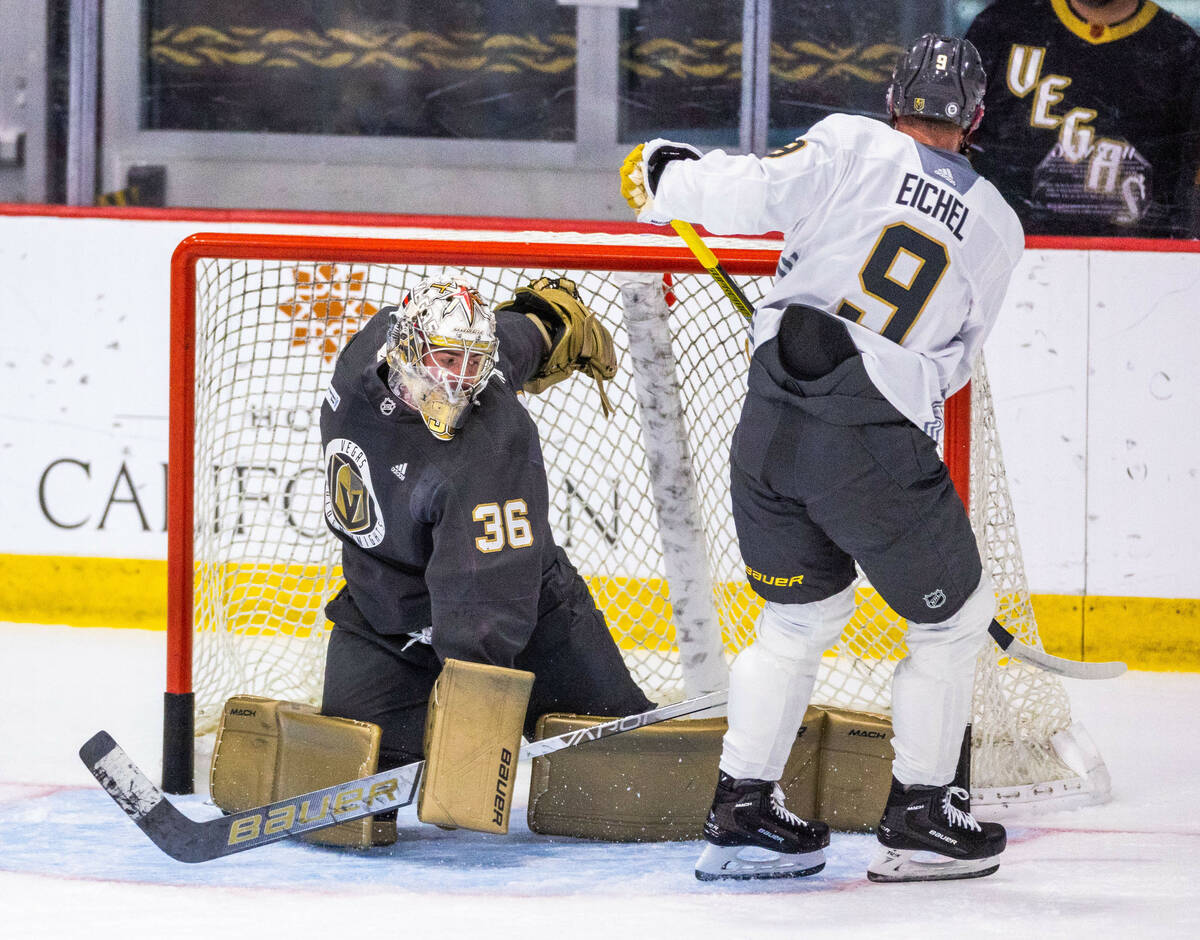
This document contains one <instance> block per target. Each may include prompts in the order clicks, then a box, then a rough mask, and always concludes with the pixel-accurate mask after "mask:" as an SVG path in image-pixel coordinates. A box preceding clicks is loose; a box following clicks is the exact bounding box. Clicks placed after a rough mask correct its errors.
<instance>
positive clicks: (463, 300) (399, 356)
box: [387, 274, 497, 441]
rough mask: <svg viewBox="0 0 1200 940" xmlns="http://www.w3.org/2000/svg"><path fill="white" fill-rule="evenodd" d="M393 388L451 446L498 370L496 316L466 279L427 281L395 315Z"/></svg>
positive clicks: (390, 352)
mask: <svg viewBox="0 0 1200 940" xmlns="http://www.w3.org/2000/svg"><path fill="white" fill-rule="evenodd" d="M390 317H391V324H390V327H389V329H388V336H387V362H388V366H389V367H390V373H389V377H388V384H389V385H390V386H391V388H392V391H393V392H395V393H396V394H397V395H399V396H400V397H401V398H403V399H404V400H405V401H406V402H408V404H410V405H412V407H413V408H415V409H416V410H417V411H419V412H420V413H421V417H422V419H424V421H425V426H426V427H427V428H429V430H430V432H431V433H432V434H433V436H434V437H436V438H438V439H439V440H443V441H448V440H450V438H452V437H453V436H454V432H455V431H456V430H458V428H460V427H462V425H463V423H464V422H465V421H466V419H467V411H468V409H469V408H470V406H471V403H472V402H473V401H474V400H475V399H476V398H478V397H479V394H480V392H482V391H483V389H484V387H485V386H486V385H487V383H488V379H489V378H491V375H492V370H493V368H494V367H495V364H496V348H497V339H496V316H495V314H493V313H492V311H491V310H490V309H489V308H488V305H487V304H486V303H485V302H484V300H483V298H482V297H480V296H479V292H478V291H477V290H476V289H475V288H474V287H472V286H471V283H470V282H469V281H467V280H466V279H465V278H463V277H460V276H459V275H456V274H441V275H435V276H433V277H429V278H425V279H424V280H422V281H421V282H420V283H418V284H417V285H416V286H415V287H413V288H412V290H410V291H409V292H408V293H407V294H406V295H405V296H404V301H403V303H402V304H401V306H399V307H395V308H393V309H392V311H391V314H390Z"/></svg>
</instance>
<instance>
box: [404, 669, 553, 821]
mask: <svg viewBox="0 0 1200 940" xmlns="http://www.w3.org/2000/svg"><path fill="white" fill-rule="evenodd" d="M532 689H533V673H532V672H523V671H522V670H519V669H504V668H502V667H500V666H485V665H482V664H480V663H468V662H462V661H461V660H457V659H447V660H446V663H445V665H444V666H443V667H442V672H441V675H439V676H438V678H437V681H436V682H435V683H434V686H433V692H432V693H431V694H430V696H429V713H428V716H427V718H426V722H425V761H426V767H425V779H424V780H423V782H422V784H421V795H420V797H419V799H418V802H417V818H419V819H420V820H421V821H422V822H427V823H433V824H434V825H437V826H442V827H444V828H456V829H474V830H477V831H479V832H499V833H503V832H508V816H509V810H510V808H511V806H512V789H513V783H514V782H515V780H516V775H517V754H518V753H519V751H520V749H521V729H522V726H523V725H524V723H525V709H526V708H527V707H528V705H529V693H530V692H531V691H532Z"/></svg>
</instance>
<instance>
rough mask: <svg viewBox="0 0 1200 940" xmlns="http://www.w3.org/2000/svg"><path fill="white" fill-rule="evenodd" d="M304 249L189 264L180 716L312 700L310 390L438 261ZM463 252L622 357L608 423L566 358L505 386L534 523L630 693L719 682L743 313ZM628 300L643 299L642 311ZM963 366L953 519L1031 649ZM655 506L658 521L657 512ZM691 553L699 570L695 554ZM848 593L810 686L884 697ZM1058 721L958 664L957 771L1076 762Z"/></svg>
mask: <svg viewBox="0 0 1200 940" xmlns="http://www.w3.org/2000/svg"><path fill="white" fill-rule="evenodd" d="M555 237H556V238H564V239H569V238H571V237H572V236H555ZM542 240H543V241H546V240H548V239H545V238H543V239H542ZM475 247H476V248H478V246H477V245H476V246H475ZM312 257H313V258H314V259H315V260H312V261H303V262H297V261H267V260H261V259H255V258H253V257H245V258H234V259H230V258H201V259H200V260H198V261H197V263H196V296H195V318H196V326H195V346H196V352H195V356H196V383H195V390H196V395H195V444H194V454H195V460H194V488H195V497H194V521H193V529H194V542H193V555H194V557H193V564H194V574H195V584H194V603H195V608H194V618H193V619H194V628H195V633H194V654H193V672H192V675H193V688H194V691H195V694H196V717H197V730H198V732H204V731H207V730H211V729H212V728H213V727H214V726H215V722H216V720H217V718H218V716H219V714H220V708H221V705H222V703H223V702H224V700H225V699H226V698H227V697H228V696H229V695H232V694H234V693H251V694H260V695H268V696H271V697H275V698H281V699H290V700H305V701H311V702H318V701H319V698H320V693H321V684H322V671H323V667H324V651H325V643H326V640H327V635H328V629H329V624H328V623H327V622H326V621H325V618H324V616H323V607H324V604H325V602H326V600H327V599H328V598H329V597H330V596H331V594H332V593H333V592H334V591H335V590H336V589H337V587H338V586H339V584H340V570H339V567H338V565H339V552H338V545H337V543H336V541H335V540H334V539H333V537H332V536H331V535H330V534H329V533H328V532H327V530H326V528H325V524H324V520H323V515H322V487H323V474H322V468H321V457H320V432H319V426H318V417H319V412H320V405H321V401H322V399H323V397H324V394H325V390H326V387H327V385H328V380H329V377H330V375H331V372H332V369H333V363H334V360H335V358H336V355H337V352H338V351H339V350H340V348H341V346H342V345H343V344H344V342H345V341H346V340H347V339H348V338H349V337H350V336H351V335H353V333H354V332H355V331H356V330H357V329H358V328H359V327H361V325H362V323H363V322H365V320H366V319H367V318H369V317H370V316H371V315H373V314H374V313H375V312H376V311H377V310H379V309H380V308H381V307H383V306H386V305H389V304H395V303H399V301H400V298H401V296H402V293H403V291H404V289H405V287H406V286H409V285H411V284H412V283H414V282H415V281H416V280H417V279H419V278H421V277H424V276H426V275H428V274H431V273H433V272H434V271H436V270H438V269H440V268H441V267H442V265H441V264H438V265H425V264H419V263H405V262H404V261H403V260H401V259H397V261H396V262H395V263H388V264H378V263H358V262H344V261H338V260H337V255H336V244H335V243H332V242H331V243H330V244H329V245H328V246H325V247H323V246H320V245H318V244H317V243H314V248H313V255H312ZM462 269H463V271H464V273H465V274H466V276H468V277H469V278H471V279H472V280H473V281H475V282H477V283H478V284H479V289H480V292H481V293H482V294H483V296H484V297H485V298H487V299H489V300H491V301H492V302H499V301H501V300H504V299H507V298H508V297H509V296H510V294H511V292H512V291H513V289H514V288H516V287H518V286H520V285H523V284H527V283H528V282H530V281H532V280H534V279H536V278H537V277H540V276H542V275H549V276H560V275H565V276H567V277H570V278H571V279H573V280H575V281H576V282H577V283H578V285H579V289H580V293H581V294H582V296H583V297H584V298H585V299H586V300H587V301H588V302H589V304H590V305H591V306H592V307H593V309H594V310H596V311H597V313H598V314H599V315H600V317H601V318H602V319H603V321H604V322H605V324H606V325H607V326H608V328H609V329H610V330H611V332H612V334H613V338H614V341H615V344H616V348H617V350H618V355H619V357H620V361H621V364H622V368H621V369H620V371H619V372H618V374H617V376H616V378H615V379H614V380H613V381H612V382H610V383H609V384H608V386H607V391H608V395H609V398H610V400H611V401H612V403H613V405H614V407H615V409H616V414H615V415H614V416H613V417H612V419H611V420H607V421H606V420H605V419H604V418H603V416H602V415H601V413H600V407H599V396H598V394H597V392H596V389H595V387H594V385H593V384H592V382H591V381H590V380H588V379H586V378H584V377H582V376H576V377H574V378H572V379H570V380H568V381H566V382H562V383H560V384H559V385H557V386H555V387H553V388H551V389H549V390H548V391H547V392H546V393H544V394H543V395H540V396H526V399H525V401H526V406H527V407H528V409H529V411H530V413H531V414H532V415H533V417H534V419H535V421H536V422H537V424H538V427H539V430H540V433H541V438H542V445H543V450H544V453H545V457H546V467H547V475H548V477H549V483H550V492H551V507H552V516H551V525H552V528H553V529H554V532H555V536H556V538H557V539H558V541H559V542H560V544H561V545H562V546H563V547H564V548H565V549H566V551H567V553H568V554H569V556H570V557H571V559H572V561H573V562H574V563H575V565H576V567H577V568H578V569H579V570H580V572H581V573H582V574H583V575H584V577H585V578H586V579H587V580H588V584H589V587H590V588H591V589H592V592H593V595H594V596H595V598H596V600H597V603H598V605H599V606H600V608H601V609H602V610H603V611H604V613H605V615H606V617H607V619H608V623H609V625H610V628H611V629H612V631H613V634H614V637H615V638H616V640H617V642H618V644H619V645H620V647H621V650H622V652H623V654H624V656H625V658H626V661H627V663H628V665H629V668H630V670H631V672H632V673H633V675H634V677H635V678H636V679H637V681H638V682H639V684H640V685H641V686H642V687H643V689H645V691H646V692H647V694H649V695H650V696H651V697H653V698H656V699H658V700H660V701H665V700H669V699H676V698H680V697H682V696H683V695H684V694H685V692H686V693H687V694H690V693H692V692H695V691H697V690H701V689H704V688H712V687H714V685H717V684H720V681H721V680H722V679H723V676H724V670H725V669H726V667H727V661H728V659H729V658H731V657H732V655H733V654H734V653H735V652H736V651H737V650H738V649H741V648H743V647H744V646H745V645H747V644H748V643H749V642H750V641H751V639H752V637H753V630H754V622H755V619H756V617H757V614H758V611H759V609H760V607H761V602H760V601H759V600H758V598H757V597H756V595H754V594H753V592H752V591H751V590H750V589H749V586H748V584H747V582H746V579H745V572H744V569H743V566H742V562H741V557H740V555H739V553H738V548H737V542H736V537H735V534H734V529H733V522H732V517H731V514H730V510H729V497H728V478H727V464H728V448H729V441H730V438H731V436H732V433H733V428H734V425H735V423H736V421H737V418H738V414H739V410H740V403H741V399H742V396H743V392H744V389H745V375H746V366H747V346H746V332H745V324H744V322H743V321H742V320H741V318H740V317H739V316H738V315H737V314H736V312H734V311H733V310H732V309H731V308H730V307H729V305H728V302H727V301H726V300H725V298H724V296H723V295H722V293H721V291H720V289H719V288H718V287H717V286H716V284H715V283H713V282H712V280H711V279H710V278H709V277H708V276H707V275H700V274H675V275H673V277H672V278H671V279H670V286H669V292H668V293H667V295H666V296H665V298H664V291H663V288H662V287H661V284H660V282H658V281H652V282H651V283H653V289H652V290H650V292H649V293H650V294H651V295H652V296H650V297H649V298H648V300H647V299H646V298H645V294H646V291H645V289H644V288H645V285H646V281H645V279H644V278H643V281H642V286H643V290H642V297H643V301H645V302H646V303H648V304H649V306H643V307H642V309H641V310H640V316H641V319H640V321H639V318H638V314H639V311H638V310H633V311H632V313H633V314H634V316H633V317H632V318H631V320H630V323H629V326H628V327H627V325H626V321H625V316H624V314H625V313H626V312H627V311H625V310H624V307H625V306H626V305H627V304H629V296H630V295H629V291H628V286H627V288H626V298H625V299H624V300H623V298H622V287H621V285H622V282H623V281H624V282H627V281H628V278H622V277H620V276H614V275H613V273H612V272H610V271H606V270H598V269H591V268H589V269H586V270H580V269H572V268H570V267H569V266H567V265H564V267H562V268H555V267H536V268H511V267H507V268H502V267H486V266H484V267H479V266H473V265H472V266H463V267H462ZM738 280H739V281H740V283H741V285H742V286H743V288H744V290H745V291H746V293H747V295H748V296H749V297H750V299H751V300H752V301H753V300H757V299H758V298H759V297H760V296H761V295H762V294H763V293H764V291H765V289H766V287H767V279H766V278H754V277H749V276H742V277H739V278H738ZM664 300H665V306H664ZM641 304H642V301H637V302H636V303H635V304H634V306H639V305H641ZM656 305H657V306H656ZM647 310H650V311H651V312H652V313H654V312H655V311H658V313H656V314H655V316H651V317H650V318H649V319H647V317H646V313H647ZM663 310H669V313H668V314H666V316H667V317H669V319H667V320H665V321H664V320H663V319H662V316H663V314H662V311H663ZM655 317H657V320H658V322H657V324H656V322H655ZM664 323H665V325H666V327H667V329H666V330H665V331H663V330H662V327H663V325H664ZM648 333H652V334H654V335H653V336H648ZM631 334H632V335H633V336H634V337H635V339H636V346H637V348H636V349H631V348H630V344H631V340H630V336H631ZM664 343H665V344H666V345H665V346H664ZM655 383H658V384H655ZM664 383H665V384H664ZM973 384H974V402H973V407H972V420H971V428H972V445H973V446H972V453H973V461H972V486H971V493H972V498H971V508H972V520H973V523H974V524H975V529H976V533H977V536H978V538H979V541H980V547H981V550H982V553H983V555H984V558H985V564H986V565H988V566H989V567H990V570H991V574H992V578H993V581H994V582H995V584H996V588H997V594H998V596H999V598H1000V610H1001V613H1000V619H1001V621H1002V622H1004V623H1005V624H1006V625H1007V626H1008V628H1009V629H1011V630H1013V631H1014V632H1015V633H1016V634H1017V636H1018V637H1019V638H1021V639H1022V640H1024V641H1025V642H1027V643H1031V644H1032V645H1038V646H1040V641H1039V640H1038V636H1037V625H1036V622H1035V620H1034V617H1033V611H1032V608H1031V606H1030V603H1029V596H1028V592H1027V588H1026V585H1025V575H1024V570H1023V567H1022V564H1021V556H1020V550H1019V547H1018V545H1017V539H1016V530H1015V523H1014V520H1013V514H1012V508H1011V504H1010V501H1009V496H1008V490H1007V484H1006V481H1005V477H1004V471H1003V464H1002V461H1001V458H1000V449H999V442H998V439H997V436H996V431H995V420H994V415H993V414H992V409H991V400H990V395H989V393H988V390H987V383H986V378H985V377H984V376H983V375H982V373H980V374H978V375H977V377H976V380H975V382H974V383H973ZM639 394H640V395H641V396H642V397H641V400H639ZM680 419H682V425H681V426H680V425H679V423H678V422H679V420H680ZM664 422H666V423H664ZM647 434H648V435H649V436H650V441H651V444H652V445H654V446H652V448H651V451H652V456H648V453H647V447H646V444H645V435H647ZM668 439H677V441H676V442H677V443H678V445H679V446H677V447H674V449H673V450H672V449H671V448H668V456H666V457H664V455H663V450H662V448H659V447H658V446H657V443H658V442H661V441H664V440H668ZM670 453H674V455H675V458H674V459H675V462H674V464H671V458H670V456H669V454H670ZM680 454H683V455H684V459H685V461H686V463H687V464H690V466H686V465H682V464H681V463H680V460H679V456H680ZM664 466H665V467H666V469H665V470H664ZM652 469H653V470H654V472H655V475H656V477H655V479H652V473H651V471H652ZM689 469H690V479H686V478H687V477H688V476H689V474H688V473H687V470H689ZM383 472H386V468H383ZM664 474H665V476H664ZM671 474H674V476H672V475H671ZM672 500H675V502H674V503H672ZM663 512H666V513H667V514H668V515H670V516H671V518H668V519H666V521H665V522H664V521H663V516H662V513H663ZM685 516H686V517H690V518H685ZM664 533H665V534H664ZM689 533H691V534H689ZM693 534H698V535H699V538H700V541H699V542H698V543H696V542H695V541H694V539H693ZM664 539H665V540H666V542H667V545H666V548H667V551H666V552H665V553H664ZM689 540H692V542H691V544H689V545H685V544H682V543H684V542H688V541H689ZM677 543H679V544H677ZM697 546H698V547H697ZM689 552H690V553H691V554H689ZM705 558H706V559H707V570H699V568H700V567H702V562H703V560H704V559H705ZM685 569H696V570H685ZM681 579H682V581H683V582H686V583H681ZM668 585H670V589H669V588H668ZM672 593H673V594H674V597H675V601H676V603H675V605H674V607H673V605H672V601H671V597H672ZM697 598H699V601H698V600H697ZM859 598H860V604H859V608H858V611H857V613H856V614H855V617H854V619H853V620H852V622H851V624H850V625H849V626H848V627H847V630H846V632H845V633H844V635H843V637H842V639H841V641H840V643H839V644H838V647H837V648H836V650H835V651H833V653H831V654H830V655H827V656H826V657H825V659H824V661H823V663H822V668H821V673H820V676H819V680H818V686H817V690H816V693H815V696H814V701H816V702H817V703H822V704H829V705H836V706H842V707H847V708H854V709H860V710H868V711H875V712H881V713H887V712H888V711H889V700H890V682H891V675H892V672H893V670H894V668H895V664H896V662H897V661H898V659H899V658H900V657H902V656H903V652H904V645H903V640H904V624H903V621H901V620H900V619H899V618H898V617H897V616H896V615H895V614H894V613H893V612H892V611H891V610H890V609H888V608H887V607H886V605H884V604H883V603H882V601H881V600H880V599H879V598H878V596H877V595H875V594H874V592H873V591H872V590H871V589H870V586H869V585H867V584H866V583H865V582H864V583H862V584H860V587H859ZM685 607H686V608H687V609H686V610H685V609H683V608H685ZM675 608H679V609H675ZM674 621H678V623H679V629H680V633H681V635H685V634H686V636H687V637H688V638H689V639H690V640H691V641H693V642H689V643H685V644H684V646H685V654H684V657H683V664H686V665H687V666H688V669H687V670H686V673H687V674H686V675H685V669H684V666H683V664H681V656H680V652H679V644H677V643H676V635H675V626H674V625H673V622H674ZM718 631H719V637H717V636H715V635H713V634H714V633H715V632H718ZM704 633H707V634H709V635H708V636H707V637H705V636H703V635H702V634H704ZM695 650H699V651H700V652H699V653H694V652H693V651H695ZM705 651H707V652H705ZM689 657H690V658H689ZM1070 726H1071V716H1070V707H1069V702H1068V700H1067V697H1066V694H1065V691H1064V689H1063V687H1062V685H1061V683H1060V682H1059V681H1058V680H1057V679H1056V678H1055V677H1053V676H1050V675H1048V674H1046V673H1044V672H1040V671H1035V670H1033V669H1031V668H1028V667H1025V666H1022V665H1020V664H1018V663H1015V662H1012V661H1010V660H1008V659H1006V658H1004V657H1002V655H1001V654H1000V652H999V650H998V649H996V648H994V647H989V649H988V651H987V652H986V653H985V654H984V655H983V656H982V657H981V659H980V663H979V669H978V674H977V681H976V697H975V715H974V741H975V750H974V759H973V768H972V772H973V783H974V785H975V786H976V787H1018V788H1020V787H1028V786H1031V785H1042V784H1045V783H1046V782H1047V781H1052V782H1061V781H1072V780H1077V778H1078V777H1079V774H1078V773H1076V772H1075V771H1074V770H1072V769H1071V768H1070V767H1068V766H1067V765H1066V764H1064V763H1063V761H1062V760H1061V759H1060V758H1059V757H1058V754H1057V752H1056V749H1055V747H1054V745H1053V744H1052V741H1053V740H1054V738H1055V736H1056V735H1060V734H1062V733H1064V732H1067V730H1068V729H1069V728H1070ZM1056 785H1057V784H1056ZM1071 786H1072V787H1074V788H1075V789H1078V785H1077V784H1076V783H1072V784H1071Z"/></svg>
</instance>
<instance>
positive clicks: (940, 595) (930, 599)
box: [924, 588, 946, 610]
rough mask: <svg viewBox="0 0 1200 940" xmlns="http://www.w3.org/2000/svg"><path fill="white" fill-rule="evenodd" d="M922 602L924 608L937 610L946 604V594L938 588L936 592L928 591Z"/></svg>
mask: <svg viewBox="0 0 1200 940" xmlns="http://www.w3.org/2000/svg"><path fill="white" fill-rule="evenodd" d="M924 600H925V606H926V607H928V608H929V609H930V610H937V609H938V608H939V607H941V606H942V605H943V604H944V603H946V592H945V591H943V590H942V589H941V588H938V589H937V590H936V591H930V592H929V593H928V594H926V595H925V598H924Z"/></svg>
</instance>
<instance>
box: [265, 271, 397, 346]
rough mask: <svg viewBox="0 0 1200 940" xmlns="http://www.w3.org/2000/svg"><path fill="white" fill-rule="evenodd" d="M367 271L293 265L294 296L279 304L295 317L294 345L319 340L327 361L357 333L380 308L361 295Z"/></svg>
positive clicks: (302, 344)
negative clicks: (294, 266)
mask: <svg viewBox="0 0 1200 940" xmlns="http://www.w3.org/2000/svg"><path fill="white" fill-rule="evenodd" d="M366 277H367V273H366V271H355V270H352V269H347V266H346V265H339V264H315V265H312V266H311V267H309V266H304V267H296V268H292V279H293V281H294V284H295V296H293V297H291V298H289V299H288V300H287V301H286V302H285V303H281V304H279V310H280V312H282V313H285V314H287V315H288V316H289V317H291V318H292V345H293V346H307V345H309V344H317V345H319V346H320V349H321V353H322V355H323V356H324V358H325V361H326V362H333V360H334V358H335V357H336V356H337V354H338V351H339V350H340V349H341V348H342V347H343V346H344V345H345V344H346V342H347V341H348V340H349V339H350V337H351V336H353V335H354V334H355V333H357V332H358V331H359V330H360V329H361V328H362V326H363V324H364V323H366V322H367V321H368V320H369V319H371V317H373V316H374V315H375V314H376V313H378V312H379V308H378V307H376V306H375V305H374V304H372V303H369V302H368V301H366V300H364V299H363V297H362V294H363V291H364V289H365V287H366Z"/></svg>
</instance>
